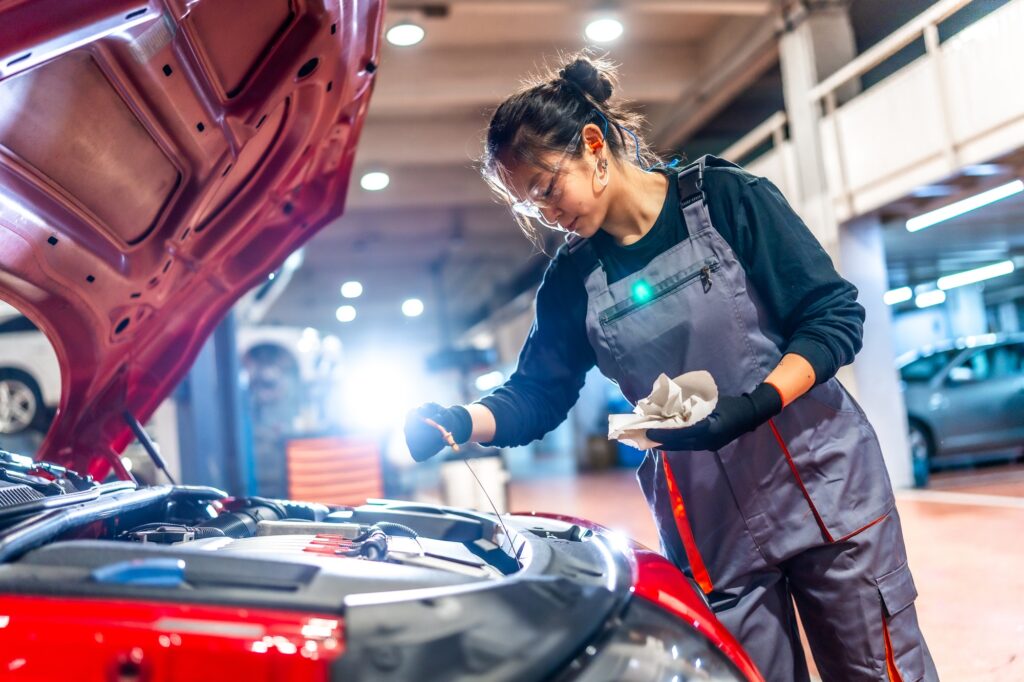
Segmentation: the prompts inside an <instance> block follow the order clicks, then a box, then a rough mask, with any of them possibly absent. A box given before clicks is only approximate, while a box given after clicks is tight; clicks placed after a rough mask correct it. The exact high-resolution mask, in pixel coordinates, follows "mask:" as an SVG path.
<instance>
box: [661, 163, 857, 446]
mask: <svg viewBox="0 0 1024 682" xmlns="http://www.w3.org/2000/svg"><path fill="white" fill-rule="evenodd" d="M705 189H706V190H707V196H708V199H709V203H710V206H709V208H710V211H711V218H712V222H713V223H714V224H715V226H716V227H718V229H719V232H720V233H721V234H722V236H723V237H724V238H725V240H726V241H727V242H728V243H729V245H730V246H731V247H732V249H733V251H734V252H735V253H736V256H737V257H738V258H739V260H740V263H741V264H742V265H743V270H744V272H745V273H746V275H747V277H748V278H749V280H750V284H751V288H752V289H753V293H754V294H756V296H757V298H758V300H759V301H760V302H761V304H762V305H764V307H765V308H767V310H768V312H769V314H770V315H771V316H772V317H773V318H774V319H775V320H777V321H778V322H779V323H780V325H781V327H782V332H783V334H784V335H785V342H784V345H783V346H782V348H780V350H782V353H783V357H782V359H781V360H780V361H779V363H778V364H777V365H776V366H775V367H774V368H773V369H772V371H771V372H770V373H769V374H768V376H767V377H766V378H765V379H764V381H762V383H760V384H758V385H757V386H756V387H755V388H754V389H753V390H752V391H750V392H749V393H744V394H743V395H740V396H719V400H718V404H717V405H716V407H715V410H714V412H712V414H711V415H709V417H708V418H707V419H705V420H703V421H702V422H699V423H698V424H695V425H694V426H691V427H688V428H683V429H650V430H648V432H647V435H648V437H649V438H650V439H651V440H653V441H655V442H657V443H661V444H662V446H663V447H665V449H668V450H717V449H719V448H721V447H724V446H725V445H727V444H728V443H730V442H732V441H733V440H735V439H736V438H738V437H739V436H741V435H743V434H744V433H747V432H749V431H752V430H754V429H756V428H757V427H758V426H760V425H761V424H763V423H765V422H766V421H768V420H769V419H771V418H772V417H774V416H775V415H777V414H778V413H779V412H781V411H782V409H783V407H785V406H786V405H788V404H790V403H792V402H793V401H794V400H796V399H797V398H799V397H800V396H802V395H803V394H804V393H806V392H807V391H809V390H810V389H811V388H812V387H813V386H814V385H815V384H820V383H822V382H825V381H827V380H828V379H830V378H831V377H833V376H835V373H836V371H837V370H838V369H839V368H840V367H842V366H843V365H845V364H848V363H850V362H852V361H853V357H854V355H855V354H856V353H857V351H859V350H860V348H861V342H862V335H863V325H864V308H863V307H862V306H861V305H860V304H858V303H857V289H856V287H854V286H853V285H852V284H851V283H850V282H848V281H846V280H845V279H843V278H842V277H840V276H839V273H837V272H836V270H835V267H834V266H833V264H832V260H831V259H830V258H829V256H828V254H827V253H825V250H824V249H823V248H821V244H820V243H819V242H818V240H817V239H816V238H815V237H814V235H813V234H812V233H811V231H810V230H809V229H807V226H806V225H804V223H803V221H802V220H801V219H800V217H799V216H798V215H797V214H796V212H794V211H793V209H792V208H791V207H790V205H789V203H788V202H787V201H786V200H785V198H783V196H782V194H781V193H780V192H779V190H778V188H776V187H775V185H773V184H772V183H771V182H770V181H768V180H766V179H764V178H758V177H755V176H753V175H751V174H750V173H746V172H744V171H739V170H734V169H730V170H720V169H713V170H711V171H710V172H709V173H707V174H706V175H705Z"/></svg>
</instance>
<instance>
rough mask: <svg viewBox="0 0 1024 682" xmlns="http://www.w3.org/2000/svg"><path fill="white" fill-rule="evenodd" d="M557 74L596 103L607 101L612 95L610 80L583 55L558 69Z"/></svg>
mask: <svg viewBox="0 0 1024 682" xmlns="http://www.w3.org/2000/svg"><path fill="white" fill-rule="evenodd" d="M558 76H559V77H560V78H562V79H564V80H567V81H569V82H570V83H572V84H573V85H575V86H576V87H577V88H579V89H580V90H582V91H583V92H584V93H586V94H587V95H589V96H590V97H591V98H592V99H593V100H594V101H595V102H597V103H598V104H602V103H604V102H606V101H608V98H610V97H611V96H612V82H611V80H610V79H609V78H608V77H607V76H605V75H604V74H603V73H601V72H600V71H599V70H598V69H597V67H596V66H594V63H593V62H591V61H590V60H589V59H586V58H584V57H578V58H576V59H574V60H573V61H571V62H569V63H568V64H566V65H565V66H564V67H562V68H561V69H559V71H558Z"/></svg>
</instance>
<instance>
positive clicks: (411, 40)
mask: <svg viewBox="0 0 1024 682" xmlns="http://www.w3.org/2000/svg"><path fill="white" fill-rule="evenodd" d="M426 35H427V32H426V31H424V30H423V27H422V26H417V25H416V24H413V23H411V22H408V21H404V22H402V23H401V24H395V25H394V26H392V27H391V28H389V29H388V32H387V34H386V35H385V37H386V38H387V39H388V42H389V43H391V44H392V45H397V46H398V47H409V46H410V45H415V44H416V43H418V42H420V41H421V40H423V38H424V36H426Z"/></svg>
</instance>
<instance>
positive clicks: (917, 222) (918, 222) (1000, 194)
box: [907, 180, 1024, 232]
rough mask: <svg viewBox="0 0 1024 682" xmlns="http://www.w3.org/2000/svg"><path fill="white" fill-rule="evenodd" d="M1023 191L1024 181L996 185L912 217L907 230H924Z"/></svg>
mask: <svg viewBox="0 0 1024 682" xmlns="http://www.w3.org/2000/svg"><path fill="white" fill-rule="evenodd" d="M1022 191H1024V181H1021V180H1014V181H1013V182H1008V183H1006V184H1005V185H1000V186H999V187H994V188H992V189H990V190H988V191H986V192H982V193H981V194H975V195H974V196H973V197H967V198H966V199H961V200H960V201H956V202H953V203H952V204H950V205H949V206H943V207H942V208H937V209H935V210H934V211H929V212H928V213H924V214H922V215H919V216H916V217H914V218H911V219H910V220H908V221H907V231H908V232H917V231H918V230H923V229H924V228H926V227H931V226H932V225H934V224H936V223H941V222H942V221H944V220H949V219H950V218H955V217H957V216H958V215H963V214H964V213H967V212H969V211H973V210H974V209H976V208H981V207H982V206H988V205H989V204H991V203H994V202H996V201H999V200H1000V199H1005V198H1006V197H1009V196H1013V195H1014V194H1017V193H1018V192H1022Z"/></svg>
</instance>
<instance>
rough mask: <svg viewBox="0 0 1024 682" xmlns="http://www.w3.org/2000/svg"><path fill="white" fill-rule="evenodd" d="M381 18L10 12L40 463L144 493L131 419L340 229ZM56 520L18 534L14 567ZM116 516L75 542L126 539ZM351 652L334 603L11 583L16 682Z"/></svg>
mask: <svg viewBox="0 0 1024 682" xmlns="http://www.w3.org/2000/svg"><path fill="white" fill-rule="evenodd" d="M382 18H383V7H382V2H381V0H352V1H343V2H340V3H338V2H330V3H323V2H316V1H313V0H259V1H256V0H201V1H199V2H195V1H193V0H152V1H151V2H145V1H140V0H132V1H125V0H102V1H101V0H28V1H22V0H0V254H2V255H0V259H2V269H0V298H3V299H4V300H6V301H8V302H10V303H11V304H13V305H15V306H16V307H18V308H19V309H20V310H21V311H23V312H24V313H25V314H26V315H27V316H28V317H29V318H31V319H32V321H33V322H35V323H36V324H37V325H38V326H39V328H40V329H41V330H42V331H44V332H45V333H46V335H47V337H48V338H49V339H50V341H51V342H52V343H53V345H54V348H55V350H56V353H57V356H58V358H59V360H60V364H61V368H62V375H63V381H62V393H61V402H60V406H59V410H58V412H57V415H56V417H55V420H54V423H53V425H52V427H51V429H50V431H49V433H48V435H47V437H46V439H45V441H44V443H43V445H42V447H41V449H40V451H39V453H38V456H37V459H38V460H40V461H46V462H50V463H54V464H58V465H63V466H65V467H67V468H69V469H74V470H77V471H79V472H81V473H82V474H89V475H91V476H92V477H94V478H95V479H97V480H102V479H103V478H104V477H106V476H107V475H108V473H109V472H110V471H111V469H112V470H113V471H114V473H115V474H116V475H117V476H118V477H119V478H122V479H128V478H130V477H129V475H128V473H127V472H126V471H125V470H124V469H123V467H122V465H121V463H120V459H119V457H118V454H119V453H120V452H121V451H122V450H123V449H124V447H125V446H126V445H127V444H128V443H129V442H130V441H131V440H132V439H133V437H134V436H133V434H132V432H131V430H130V428H129V426H128V424H127V422H126V419H125V414H126V413H128V414H130V415H132V416H133V417H135V418H137V419H138V420H139V421H145V419H146V418H148V417H149V416H150V415H151V413H152V412H153V411H154V410H155V408H156V407H157V405H158V404H159V403H160V402H161V401H162V400H163V399H164V398H166V396H167V395H168V394H169V393H170V391H171V390H172V389H173V387H174V386H175V385H177V384H178V382H179V381H180V380H181V379H182V377H183V376H184V374H185V373H186V371H187V370H188V368H189V366H190V365H191V364H192V362H193V360H194V359H195V357H196V355H197V353H198V352H199V349H200V347H201V345H202V344H203V342H204V341H205V340H206V338H207V337H208V336H209V334H210V332H211V330H212V329H213V327H214V326H215V325H216V324H217V323H218V322H219V321H220V320H221V319H222V318H223V317H224V315H225V314H226V312H227V311H228V309H229V308H230V307H231V306H232V304H233V303H234V302H235V301H236V300H237V299H238V298H239V297H240V296H241V295H242V294H243V293H244V292H245V291H247V290H248V289H250V288H251V287H252V286H254V285H255V284H257V283H259V282H260V281H263V280H265V278H266V277H267V275H268V273H270V272H272V271H274V270H275V269H276V268H278V267H279V266H280V265H281V263H282V262H283V261H284V260H285V258H286V257H287V256H288V255H289V254H290V253H292V252H293V251H294V250H295V249H297V248H298V247H299V246H301V245H302V244H303V243H305V242H306V241H307V240H308V239H310V238H311V237H312V236H313V235H314V234H315V233H316V232H317V231H318V230H319V229H321V228H322V227H323V226H324V225H326V224H327V223H328V222H329V221H330V220H332V219H334V218H335V217H337V216H338V215H339V214H340V213H341V212H342V210H343V208H344V198H345V195H346V191H347V187H348V184H349V176H350V174H351V171H352V162H353V156H354V152H355V147H356V141H357V138H358V136H359V132H360V129H361V126H362V123H363V120H364V118H365V115H366V110H367V105H368V102H369V97H370V93H371V91H372V87H373V81H374V73H375V71H376V68H377V64H378V58H379V39H380V38H379V37H380V32H381V23H382ZM56 471H57V470H56V469H53V468H46V467H45V466H43V465H41V466H40V467H39V468H38V469H37V470H33V471H32V472H31V475H32V476H34V477H35V478H34V479H33V480H35V481H36V482H37V484H38V483H39V481H42V482H43V483H42V484H40V485H43V484H45V483H46V482H47V481H52V480H55V479H57V478H59V475H58V474H56V473H55V472H56ZM126 490H127V488H123V489H121V492H120V493H117V494H121V493H124V492H125V491H126ZM0 492H2V490H0ZM115 492H116V491H115ZM59 501H60V500H59V499H58V500H57V502H59ZM35 502H38V503H40V504H42V503H41V502H39V501H38V500H35ZM55 504H56V503H55ZM88 504H92V502H89V503H83V507H87V505H88ZM214 506H215V507H217V506H219V507H220V510H219V511H218V510H214V511H212V512H210V513H211V514H213V515H214V516H216V515H217V514H218V513H222V511H223V505H214ZM57 509H58V507H57V506H55V507H54V508H53V510H51V511H49V512H45V513H47V514H60V513H63V512H60V511H56V510H57ZM60 509H62V507H60ZM40 513H42V512H40ZM101 516H102V515H101ZM40 518H41V517H38V516H37V515H26V516H24V517H20V518H17V519H16V521H17V523H14V522H13V521H12V524H13V525H8V526H3V525H2V524H0V547H2V548H3V549H4V551H7V550H10V551H9V553H8V554H6V555H5V556H6V560H10V561H14V560H16V559H17V558H18V557H19V556H21V554H22V553H24V552H25V551H28V549H26V548H28V547H29V545H25V547H23V548H21V549H17V550H15V549H12V547H14V545H15V544H16V541H17V542H21V541H22V540H24V537H25V535H24V532H25V531H26V530H27V529H28V530H31V529H36V528H41V527H42V526H41V525H40V524H41V523H42V522H41V521H40ZM98 518H99V517H98ZM102 518H103V519H105V520H104V521H102V522H101V521H99V520H95V521H93V522H91V523H90V524H85V525H80V526H73V525H68V526H67V527H64V528H63V530H62V533H61V534H57V535H55V536H54V538H55V539H60V540H64V541H75V540H79V539H84V538H89V537H100V538H104V537H113V535H109V533H112V532H113V530H112V529H114V528H116V529H117V531H118V532H123V530H124V529H123V528H121V527H120V525H119V521H120V517H119V515H118V514H117V513H116V511H115V512H111V513H106V516H102ZM516 518H521V519H525V518H528V517H516ZM539 518H540V517H538V519H539ZM551 518H554V517H551ZM563 520H564V521H567V522H569V523H573V524H576V525H578V526H580V527H584V528H590V529H591V530H592V531H593V532H594V533H595V534H596V536H597V537H602V536H608V533H607V531H605V530H604V529H602V528H600V527H597V526H593V525H591V524H587V523H586V522H584V521H580V520H575V519H563ZM69 523H70V522H69ZM104 524H106V525H104ZM19 533H21V535H19ZM104 533H107V534H108V535H104ZM609 537H610V536H609ZM31 546H32V547H36V546H37V545H31ZM19 547H22V546H21V545H19ZM521 549H522V545H520V550H521ZM619 551H620V552H621V553H622V556H623V557H625V559H626V561H628V565H629V567H630V571H631V574H630V576H629V581H630V583H631V584H632V592H633V594H634V598H637V599H641V600H644V601H646V602H647V603H649V604H651V605H654V606H656V607H657V608H660V609H662V610H663V611H664V612H666V613H669V614H672V615H673V616H674V617H675V618H676V619H677V620H678V622H679V623H680V624H681V626H683V627H686V628H692V629H694V630H695V631H697V632H699V633H700V635H701V636H702V637H704V638H706V639H707V640H708V641H709V642H710V643H711V645H712V646H713V647H714V648H715V649H717V650H718V651H719V652H721V654H722V655H724V656H725V657H726V658H727V659H728V660H729V661H731V663H732V665H734V666H735V668H736V669H737V670H739V671H741V673H742V675H744V676H745V677H746V678H747V679H751V680H756V679H760V677H759V675H758V673H757V671H756V669H755V668H754V666H753V664H752V663H751V662H750V660H749V658H748V657H747V656H746V655H745V654H744V652H743V651H742V649H741V648H740V646H739V645H738V644H737V643H736V641H735V640H734V639H733V638H732V637H731V636H730V635H729V634H728V632H726V630H725V629H724V628H723V627H722V626H721V625H720V624H719V623H718V622H717V621H716V620H715V618H714V616H713V615H712V613H711V612H710V610H709V609H708V608H707V607H706V606H705V604H704V602H703V601H702V599H701V598H700V597H699V596H698V595H697V593H696V592H695V591H694V590H693V589H692V587H691V586H690V584H689V583H688V582H687V581H686V579H685V578H684V576H683V575H682V574H681V573H680V572H679V571H678V570H677V569H676V568H675V567H674V566H672V565H671V564H669V563H668V562H667V561H666V560H665V559H664V558H663V557H661V556H660V555H658V554H656V553H654V552H651V551H649V550H647V549H644V548H641V547H639V546H637V545H631V546H622V547H619ZM142 561H145V560H142ZM2 563H3V562H2V561H0V564H2ZM0 568H2V566H0ZM348 648H349V642H348V639H347V631H346V623H345V616H344V615H343V614H339V613H338V612H337V611H334V610H325V611H324V612H322V613H320V612H314V611H310V610H308V609H303V610H288V609H273V608H267V607H265V606H258V605H257V606H252V607H248V606H239V605H237V604H236V605H229V604H215V603H213V604H211V603H181V601H180V600H179V601H173V600H161V599H147V598H137V597H136V598H133V597H129V596H125V597H123V598H122V597H116V598H115V597H111V596H110V594H105V595H99V594H98V595H95V596H90V595H85V596H83V595H82V594H81V593H76V594H61V589H60V588H59V586H58V587H56V588H54V587H53V586H50V587H48V588H47V589H46V590H40V591H35V592H34V591H32V590H24V591H16V592H4V591H3V588H2V587H0V676H2V677H3V678H4V679H15V680H51V679H75V680H136V679H138V680H170V679H244V680H291V679H295V680H299V679H302V680H316V679H329V678H330V676H331V669H332V665H334V664H335V663H336V662H338V661H339V660H342V659H344V657H345V655H346V652H347V650H348Z"/></svg>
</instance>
